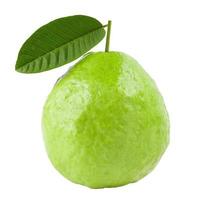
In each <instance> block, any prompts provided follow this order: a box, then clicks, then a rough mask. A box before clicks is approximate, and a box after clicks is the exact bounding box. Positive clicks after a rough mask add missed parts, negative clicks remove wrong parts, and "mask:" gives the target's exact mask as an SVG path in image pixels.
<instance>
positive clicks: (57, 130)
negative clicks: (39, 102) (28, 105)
mask: <svg viewBox="0 0 200 200" xmlns="http://www.w3.org/2000/svg"><path fill="white" fill-rule="evenodd" d="M42 127H43V135H44V141H45V146H46V149H47V153H48V156H49V159H50V160H51V162H52V164H53V165H54V167H55V168H56V169H57V170H58V171H59V172H60V173H61V174H62V175H63V176H65V177H66V178H67V179H69V180H71V181H72V182H74V183H78V184H82V185H85V186H88V187H91V188H104V187H116V186H121V185H125V184H128V183H131V182H135V181H138V180H139V179H141V178H143V177H144V176H145V175H147V174H148V173H149V172H150V171H151V170H152V169H153V168H154V167H155V166H156V164H157V163H158V161H159V160H160V158H161V156H162V154H163V153H164V151H165V149H166V147H167V146H168V143H169V118H168V113H167V111H166V107H165V105H164V101H163V98H162V96H161V95H160V93H159V91H158V89H157V87H156V85H155V83H154V81H153V80H152V79H151V78H150V76H149V75H148V74H147V73H146V72H145V71H144V69H143V68H142V67H141V66H140V65H139V64H138V62H137V61H136V60H134V59H133V58H132V57H130V56H128V55H127V54H124V53H121V52H97V53H91V54H90V55H87V56H86V57H85V58H83V59H82V60H81V61H79V62H78V63H77V64H75V66H74V67H73V68H71V69H70V70H69V71H68V73H66V74H65V75H64V76H63V77H62V78H61V79H60V80H59V81H58V82H57V83H56V85H55V86H54V88H53V90H52V91H51V93H50V94H49V96H48V98H47V101H46V103H45V106H44V109H43V118H42Z"/></svg>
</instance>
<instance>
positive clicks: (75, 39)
mask: <svg viewBox="0 0 200 200" xmlns="http://www.w3.org/2000/svg"><path fill="white" fill-rule="evenodd" d="M102 28H104V26H101V27H99V28H96V29H94V30H92V31H89V32H87V33H84V34H82V35H80V36H79V37H77V38H75V39H72V40H70V41H68V42H67V43H64V44H62V45H60V46H59V47H56V48H54V49H52V50H50V51H49V52H47V53H44V54H42V55H40V56H39V57H37V58H34V59H33V60H31V61H30V62H27V63H25V64H23V65H21V66H19V67H17V69H20V68H23V67H24V66H26V65H28V64H30V63H32V62H34V61H35V60H37V59H40V58H41V57H44V56H45V55H47V54H49V53H51V52H53V51H55V50H56V49H59V48H61V47H63V46H65V45H67V44H68V43H71V42H73V41H75V40H77V39H79V38H80V37H83V36H85V35H88V34H90V33H93V32H95V31H97V30H99V29H102Z"/></svg>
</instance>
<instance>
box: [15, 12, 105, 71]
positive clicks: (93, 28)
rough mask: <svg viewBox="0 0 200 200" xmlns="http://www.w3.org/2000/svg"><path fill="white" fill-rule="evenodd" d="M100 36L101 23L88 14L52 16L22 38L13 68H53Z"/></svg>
mask: <svg viewBox="0 0 200 200" xmlns="http://www.w3.org/2000/svg"><path fill="white" fill-rule="evenodd" d="M104 36H105V30H104V26H103V25H102V24H101V23H100V22H99V21H97V20H96V19H94V18H92V17H88V16H84V15H75V16H69V17H64V18H60V19H56V20H54V21H52V22H50V23H48V24H46V25H44V26H42V27H41V28H39V29H38V30H37V31H36V32H34V33H33V34H32V35H31V37H30V38H28V39H27V40H26V42H25V43H24V44H23V46H22V47H21V49H20V51H19V54H18V58H17V62H16V66H15V69H16V70H17V71H18V72H22V73H37V72H43V71H47V70H50V69H54V68H56V67H59V66H62V65H64V64H66V63H69V62H72V61H74V60H75V59H77V58H79V57H80V56H81V55H83V54H84V53H86V52H88V51H89V50H90V49H91V48H92V47H94V46H95V45H97V44H98V43H99V42H100V41H101V40H102V39H103V38H104Z"/></svg>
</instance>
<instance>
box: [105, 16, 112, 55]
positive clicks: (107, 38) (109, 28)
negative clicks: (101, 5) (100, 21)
mask: <svg viewBox="0 0 200 200" xmlns="http://www.w3.org/2000/svg"><path fill="white" fill-rule="evenodd" d="M111 24H112V21H111V20H108V28H107V35H106V48H105V52H109V46H110V32H111Z"/></svg>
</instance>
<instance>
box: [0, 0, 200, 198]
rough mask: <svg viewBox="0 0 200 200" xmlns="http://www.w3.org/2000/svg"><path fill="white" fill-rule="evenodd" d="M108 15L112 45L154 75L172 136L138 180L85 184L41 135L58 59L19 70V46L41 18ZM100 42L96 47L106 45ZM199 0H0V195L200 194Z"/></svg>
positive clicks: (102, 17)
mask: <svg viewBox="0 0 200 200" xmlns="http://www.w3.org/2000/svg"><path fill="white" fill-rule="evenodd" d="M74 14H86V15H90V16H93V17H95V18H97V19H98V20H100V21H101V22H102V23H104V24H106V23H107V20H108V19H111V20H112V21H113V26H112V35H111V50H119V51H123V52H126V53H128V54H130V55H132V56H133V57H135V58H136V59H137V60H138V61H139V62H140V63H141V64H142V66H143V67H144V68H145V70H146V71H147V72H148V73H149V74H150V75H151V76H152V77H153V78H154V80H155V81H156V82H157V85H158V87H159V89H160V91H161V93H162V94H163V96H164V99H165V102H166V106H167V108H168V111H169V114H170V120H171V141H170V146H169V148H168V149H167V151H166V153H165V155H164V156H163V158H162V159H161V162H160V163H159V165H158V166H157V167H156V169H155V170H154V171H153V172H152V173H151V174H149V175H148V176H147V177H145V178H144V179H143V180H141V181H139V182H137V183H134V184H129V185H127V186H123V187H119V188H111V189H98V190H94V189H89V188H86V187H83V186H80V185H76V184H73V183H71V182H69V181H68V180H66V179H65V178H63V177H62V176H61V175H60V174H59V173H58V172H57V171H56V170H55V169H54V168H53V167H52V165H51V164H50V162H49V160H48V158H47V155H46V152H45V149H44V145H43V140H42V133H41V111H42V106H43V104H44V101H45V99H46V97H47V95H48V93H49V92H50V90H51V88H52V86H53V85H54V83H55V81H56V80H57V78H58V77H59V76H61V75H62V74H63V73H65V72H66V70H67V69H68V67H69V66H70V65H67V66H63V67H61V68H57V69H55V70H52V71H48V72H45V73H41V74H32V75H31V74H30V75H28V74H20V73H17V72H15V70H14V66H15V61H16V58H17V54H18V51H19V48H20V47H21V45H22V43H23V42H24V41H25V39H27V37H29V36H30V35H31V34H32V33H33V31H35V30H36V29H37V28H39V27H40V26H41V25H43V24H45V23H47V22H49V21H51V20H53V19H56V18H59V17H63V16H68V15H74ZM104 45H105V41H103V42H101V44H99V45H98V46H97V47H96V48H95V49H93V50H94V51H101V50H104ZM199 124H200V1H198V0H196V1H195V0H180V1H179V0H166V1H164V0H151V1H150V0H146V1H145V0H137V1H134V0H130V1H127V0H122V1H117V0H115V1H114V0H113V1H111V0H110V1H109V0H56V1H51V0H13V1H11V0H1V1H0V199H1V200H11V199H12V200H13V199H16V200H18V199H20V200H25V199H26V200H27V199H28V200H35V199H48V200H53V199H54V200H55V199H59V200H64V199H65V200H66V199H87V200H94V199H95V200H102V199H115V200H118V199H137V200H144V199H152V200H158V199H159V200H160V199H162V200H169V199H182V200H185V199H193V200H196V199H200V125H199Z"/></svg>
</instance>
